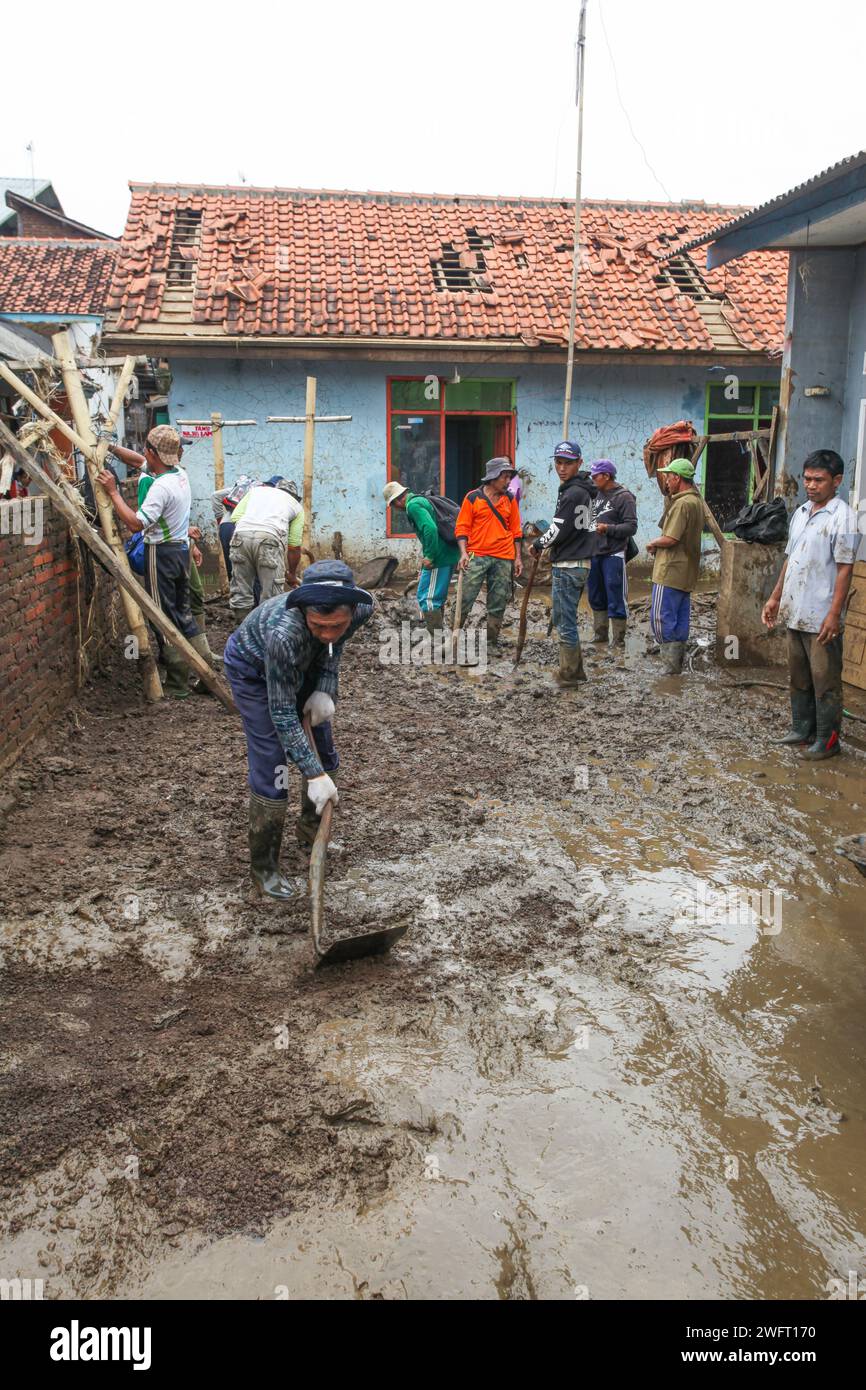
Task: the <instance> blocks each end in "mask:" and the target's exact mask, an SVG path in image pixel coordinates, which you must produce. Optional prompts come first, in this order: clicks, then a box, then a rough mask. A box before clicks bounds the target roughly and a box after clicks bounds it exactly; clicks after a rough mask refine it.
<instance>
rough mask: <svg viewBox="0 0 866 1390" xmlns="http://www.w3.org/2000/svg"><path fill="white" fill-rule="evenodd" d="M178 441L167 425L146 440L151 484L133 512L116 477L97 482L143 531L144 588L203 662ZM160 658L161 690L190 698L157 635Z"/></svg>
mask: <svg viewBox="0 0 866 1390" xmlns="http://www.w3.org/2000/svg"><path fill="white" fill-rule="evenodd" d="M180 454H181V444H180V436H179V435H178V434H177V432H176V431H175V430H173V429H172V428H171V426H170V425H156V426H155V427H154V428H153V429H152V430H151V431H150V434H149V435H148V436H147V441H146V443H145V446H144V458H145V462H146V463H147V468H148V472H149V473H150V474H151V475H152V477H153V479H154V481H153V482H152V484H151V485H150V487H149V488H148V489H147V492H146V495H145V496H144V497H143V500H142V501H141V502H140V503H139V506H138V510H137V511H134V510H133V509H132V507H130V506H129V505H128V503H127V502H125V501H124V499H123V497H122V496H121V495H120V491H119V489H118V485H117V478H116V477H115V475H114V473H113V472H112V471H111V470H110V469H108V468H105V469H103V470H102V472H101V473H100V474H99V481H100V483H101V484H102V486H103V487H104V488H105V491H106V492H107V494H108V497H109V500H110V502H111V505H112V507H113V508H114V510H115V511H116V513H117V515H118V516H119V517H120V520H121V521H122V522H123V524H124V525H125V526H126V527H127V529H128V530H130V531H143V532H144V545H145V565H144V583H145V587H146V589H147V592H148V593H149V594H150V596H151V598H152V599H153V600H154V602H156V603H157V604H158V605H159V607H160V608H161V609H162V611H163V613H164V614H165V616H166V617H167V618H168V619H169V620H170V621H171V622H172V623H174V626H175V627H176V628H177V629H178V630H179V631H180V632H181V633H182V634H183V636H184V637H185V638H186V639H187V641H188V642H189V643H190V644H191V645H192V646H193V647H195V649H196V651H197V652H198V653H199V655H200V656H202V657H204V659H205V661H211V660H213V653H212V652H211V651H210V649H209V648H208V645H207V638H206V637H205V635H204V633H203V632H201V630H200V629H199V627H198V625H197V623H196V621H195V619H194V618H193V616H192V613H191V611H190V594H189V564H190V553H189V513H190V502H191V497H190V488H189V479H188V478H187V476H186V473H185V472H184V470H183V469H182V468H181V467H180ZM156 635H157V642H158V644H159V649H160V654H161V656H162V660H163V662H164V663H165V668H166V672H167V675H166V680H165V691H166V694H168V695H174V696H177V697H178V698H181V699H182V698H184V697H185V696H187V695H188V694H189V667H188V666H187V664H186V662H185V661H184V659H183V657H182V656H181V654H180V652H179V651H178V649H177V647H173V646H172V645H171V644H170V643H168V642H165V641H164V640H163V637H162V633H160V632H157V634H156Z"/></svg>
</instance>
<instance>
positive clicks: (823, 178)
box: [665, 150, 866, 260]
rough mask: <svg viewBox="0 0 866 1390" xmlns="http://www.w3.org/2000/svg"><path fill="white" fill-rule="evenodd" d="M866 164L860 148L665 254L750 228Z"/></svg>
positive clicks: (674, 254)
mask: <svg viewBox="0 0 866 1390" xmlns="http://www.w3.org/2000/svg"><path fill="white" fill-rule="evenodd" d="M864 164H866V150H858V152H857V154H852V155H849V156H848V158H847V159H840V160H839V163H838V164H831V165H830V167H829V169H824V170H822V172H821V173H820V174H816V175H815V177H814V178H811V179H806V181H805V183H798V184H796V185H795V186H794V187H793V188H789V189H788V192H787V193H779V194H778V195H777V196H776V197H775V198H770V199H769V201H768V202H766V203H761V204H760V205H759V206H758V207H756V208H752V210H751V212H747V213H745V214H744V216H742V217H734V218H732V219H731V221H729V222H721V223H720V224H719V226H718V227H715V228H714V229H713V231H711V232H705V233H704V234H703V235H702V236H699V237H695V238H694V240H693V241H688V242H686V243H685V245H684V246H679V247H677V250H676V251H672V252H670V255H668V256H666V257H665V260H669V259H670V257H671V256H678V255H681V254H682V252H683V251H693V250H694V249H695V247H696V246H706V245H707V244H708V243H709V242H711V241H718V240H719V239H720V238H721V237H723V236H727V235H728V233H729V232H733V231H739V230H740V228H741V227H748V226H750V225H751V223H753V222H757V221H759V220H760V219H761V218H762V217H764V216H766V214H767V213H768V212H770V211H771V210H772V209H774V208H779V207H783V206H784V204H785V203H788V202H790V201H792V199H794V198H799V197H800V196H801V195H802V194H803V193H811V192H813V191H814V190H815V189H817V188H820V187H821V185H822V184H825V183H832V182H833V180H834V179H837V178H839V177H840V175H842V174H850V173H851V172H852V170H854V169H858V168H860V167H861V166H862V165H864Z"/></svg>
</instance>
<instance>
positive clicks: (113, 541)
mask: <svg viewBox="0 0 866 1390" xmlns="http://www.w3.org/2000/svg"><path fill="white" fill-rule="evenodd" d="M51 342H52V345H53V347H54V352H55V354H56V356H57V360H58V362H59V363H60V375H61V378H62V380H63V386H64V389H65V391H66V399H67V400H68V401H69V405H70V408H71V410H72V417H73V419H74V420H75V427H76V430H77V431H78V433H79V435H80V436H81V438H82V439H83V440H84V441H85V443H86V445H87V447H86V448H85V449H83V450H82V453H83V455H84V466H85V468H86V469H87V476H88V478H89V479H90V486H91V488H92V489H93V500H94V502H95V503H96V510H97V513H98V515H99V525H100V527H101V529H102V534H103V536H104V537H105V541H106V544H107V545H109V546H110V547H111V549H112V551H113V552H114V554H115V556H116V557H117V561H118V564H120V565H122V566H123V567H124V568H125V569H126V570H127V572H129V561H128V560H127V558H126V551H125V550H124V548H123V541H122V540H121V539H120V532H119V531H118V529H117V523H116V521H115V518H114V508H113V507H112V505H111V500H110V498H109V496H108V493H107V492H106V491H105V488H104V487H103V486H102V484H101V483H99V482H97V474H98V473H99V472H101V470H102V468H103V466H104V464H105V458H106V455H107V453H108V440H107V439H105V440H104V441H103V443H102V444H100V445H97V443H96V438H95V436H94V433H93V426H92V424H91V420H90V407H89V405H88V404H87V398H86V396H85V394H84V387H83V385H82V383H81V374H80V372H79V370H78V365H77V363H76V361H75V352H74V349H73V346H72V340H71V338H70V336H69V332H68V330H67V329H65V328H64V329H61V331H60V332H59V333H55V334H54V336H53V337H52V339H51ZM134 371H135V358H134V357H127V359H126V363H125V365H124V368H123V371H122V372H121V374H120V378H119V380H118V383H117V387H116V390H115V393H114V400H113V401H112V404H111V409H110V411H109V414H108V421H107V425H108V430H109V432H110V431H111V430H112V429H113V428H114V426H115V424H116V423H117V417H118V416H119V414H120V411H121V408H122V406H123V402H124V399H125V397H126V392H127V388H128V386H129V383H130V381H131V380H132V376H133V373H134ZM131 577H132V576H131V573H130V578H131ZM120 597H121V600H122V602H123V612H124V616H125V618H126V622H127V625H128V628H129V631H130V633H131V634H132V636H133V637H134V638H135V641H136V644H137V651H138V657H139V661H140V662H141V679H142V683H143V686H144V696H145V699H146V700H150V701H151V702H152V703H155V702H156V701H157V700H161V699H162V684H161V682H160V679H159V671H158V670H157V665H156V661H155V660H154V655H153V652H152V651H151V649H150V638H149V637H148V632H147V624H146V622H145V621H144V618H143V617H142V614H141V608H140V607H139V605H138V604H137V603H136V600H135V595H134V593H131V592H129V591H128V590H126V589H123V588H122V589H121V591H120Z"/></svg>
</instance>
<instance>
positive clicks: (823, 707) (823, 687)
mask: <svg viewBox="0 0 866 1390" xmlns="http://www.w3.org/2000/svg"><path fill="white" fill-rule="evenodd" d="M844 472H845V465H844V463H843V462H842V459H841V458H840V457H839V455H838V454H837V453H836V452H835V451H834V450H833V449H816V450H815V452H814V453H812V454H810V455H809V457H808V458H807V459H806V462H805V463H804V465H803V487H804V488H805V491H806V497H807V499H808V500H807V501H806V502H804V503H803V505H802V506H801V507H798V508H797V510H796V511H795V512H794V514H793V516H792V517H791V522H790V527H789V530H788V544H787V546H786V547H785V555H786V557H787V558H786V560H785V563H784V565H783V566H782V572H781V574H780V575H779V578H778V580H777V582H776V587H775V589H774V590H773V592H772V594H771V595H770V597H769V598H768V600H767V602H766V603H765V604H764V608H763V611H762V613H761V621H762V622H763V624H764V626H765V627H768V628H773V627H775V626H776V622H777V619H779V618H781V619H782V621H783V622H784V623H786V624H787V627H788V676H789V680H790V685H791V720H792V728H791V732H790V733H788V734H786V735H785V737H784V738H781V739H778V740H776V741H777V742H778V743H785V744H792V745H796V746H798V747H799V748H800V750H801V756H802V757H804V758H808V759H810V760H811V761H817V760H819V759H823V758H832V757H835V755H836V754H837V753H838V752H839V751H840V749H839V736H840V733H841V727H842V628H843V625H844V618H845V604H846V600H847V598H848V590H849V588H850V586H851V575H852V573H853V571H854V561H855V559H856V557H857V550H858V548H859V545H860V534H859V532H858V529H857V513H856V512H855V511H854V510H853V508H851V507H849V506H848V504H847V502H843V501H842V498H841V497H837V496H836V494H837V492H838V491H839V485H840V483H841V482H842V477H843V475H844Z"/></svg>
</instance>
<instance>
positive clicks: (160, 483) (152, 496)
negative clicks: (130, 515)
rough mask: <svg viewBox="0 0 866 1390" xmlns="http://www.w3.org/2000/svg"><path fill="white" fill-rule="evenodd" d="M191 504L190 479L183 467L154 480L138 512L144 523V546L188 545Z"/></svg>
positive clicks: (162, 474)
mask: <svg viewBox="0 0 866 1390" xmlns="http://www.w3.org/2000/svg"><path fill="white" fill-rule="evenodd" d="M191 505H192V495H191V493H190V489H189V478H188V477H187V476H186V473H185V472H184V470H183V469H182V468H172V469H171V470H170V471H169V472H168V473H161V474H160V475H159V477H158V478H154V480H153V482H152V483H151V484H150V485H149V487H148V489H147V494H146V496H145V497H144V498H143V499H142V501H141V502H140V503H139V507H138V511H137V512H136V516H137V517H138V519H139V521H141V522H143V523H144V543H145V545H163V544H165V543H166V542H168V541H175V542H181V543H182V544H184V545H186V544H187V542H188V541H189V513H190V507H191Z"/></svg>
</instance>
